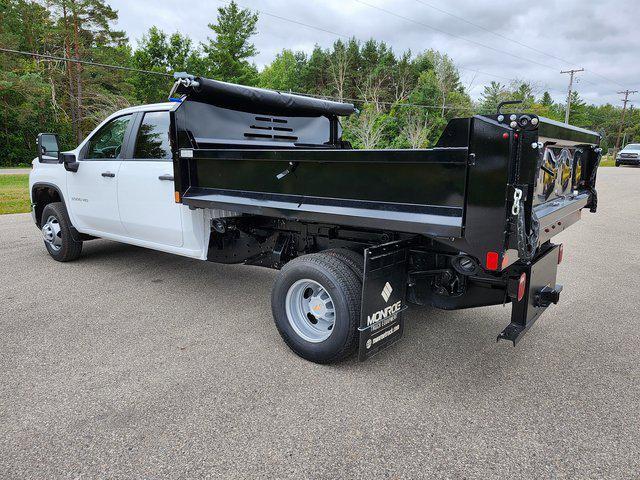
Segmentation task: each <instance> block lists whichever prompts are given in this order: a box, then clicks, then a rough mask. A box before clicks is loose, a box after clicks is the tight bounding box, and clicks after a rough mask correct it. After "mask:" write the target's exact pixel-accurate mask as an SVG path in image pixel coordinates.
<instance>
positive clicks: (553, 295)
mask: <svg viewBox="0 0 640 480" xmlns="http://www.w3.org/2000/svg"><path fill="white" fill-rule="evenodd" d="M560 292H562V285H560V284H556V285H555V287H553V288H551V287H550V286H547V287H544V288H543V289H542V290H540V291H539V292H538V293H536V295H535V297H534V299H533V305H534V306H535V307H543V308H546V307H548V306H549V305H551V304H552V303H553V304H554V305H557V304H558V302H559V301H560Z"/></svg>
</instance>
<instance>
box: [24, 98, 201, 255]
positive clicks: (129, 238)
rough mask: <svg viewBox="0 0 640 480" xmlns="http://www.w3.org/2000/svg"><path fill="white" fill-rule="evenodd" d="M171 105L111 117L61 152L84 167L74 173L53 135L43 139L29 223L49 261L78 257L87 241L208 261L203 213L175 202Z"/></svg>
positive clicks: (35, 166)
mask: <svg viewBox="0 0 640 480" xmlns="http://www.w3.org/2000/svg"><path fill="white" fill-rule="evenodd" d="M175 106H176V104H175V103H160V104H155V105H143V106H139V107H132V108H128V109H125V110H121V111H119V112H117V113H114V114H113V115H111V116H110V117H108V118H107V119H106V120H105V121H104V122H102V123H101V124H100V125H98V127H97V128H96V129H95V130H94V131H93V132H91V133H90V134H89V135H88V136H87V138H86V139H85V140H84V141H83V142H82V143H81V144H80V145H78V147H77V148H76V149H74V150H72V151H69V152H65V153H64V154H62V156H63V157H65V155H66V156H67V157H69V156H73V157H75V160H76V162H75V163H74V164H75V165H76V167H77V166H79V165H81V168H75V167H71V168H72V169H73V168H75V171H70V170H69V164H68V163H60V162H59V160H58V152H57V151H56V149H57V144H56V141H55V137H53V136H51V135H46V134H45V135H42V136H41V137H43V139H42V141H43V142H44V143H45V145H44V148H45V149H46V150H47V151H45V152H44V155H43V157H42V161H39V160H38V159H36V160H34V161H33V169H32V171H31V174H30V176H29V187H30V191H31V201H32V204H33V207H34V208H33V215H34V220H35V221H36V223H37V224H38V225H40V226H41V228H42V233H43V236H44V239H45V245H46V247H47V250H48V251H49V253H50V254H51V256H52V257H53V258H54V259H56V260H59V261H69V260H74V259H76V258H77V257H79V256H80V252H81V250H82V240H84V239H87V238H90V237H100V238H107V239H110V240H116V241H119V242H124V243H130V244H133V245H138V246H141V247H147V248H152V249H155V250H161V251H164V252H169V253H175V254H178V255H183V256H186V257H192V258H200V259H203V260H204V259H206V257H207V247H208V242H209V232H210V228H209V225H208V223H207V219H206V218H205V216H206V210H203V209H197V210H195V209H194V210H191V209H189V208H188V207H187V206H184V205H182V204H179V203H176V202H175V201H174V188H173V164H172V157H171V147H170V145H169V111H170V110H171V108H172V107H175ZM47 147H49V148H48V149H47ZM65 167H66V168H65Z"/></svg>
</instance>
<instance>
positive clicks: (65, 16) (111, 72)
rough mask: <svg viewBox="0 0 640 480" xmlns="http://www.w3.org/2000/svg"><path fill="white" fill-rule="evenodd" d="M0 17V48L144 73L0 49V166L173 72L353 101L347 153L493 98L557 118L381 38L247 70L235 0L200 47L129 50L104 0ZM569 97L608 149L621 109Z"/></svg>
mask: <svg viewBox="0 0 640 480" xmlns="http://www.w3.org/2000/svg"><path fill="white" fill-rule="evenodd" d="M0 18H2V22H0V46H2V47H4V48H10V49H14V50H21V51H27V52H34V53H39V54H46V55H54V56H58V57H66V58H72V59H76V60H84V61H88V62H93V63H103V64H114V65H120V66H123V67H129V68H132V69H138V70H145V71H147V72H155V74H154V73H142V72H135V71H128V70H115V69H108V68H103V67H98V66H93V65H88V64H81V63H73V62H66V61H64V60H52V59H43V58H40V57H36V56H17V55H13V54H6V53H0V149H1V151H2V152H3V155H2V160H1V164H2V165H3V166H9V165H15V164H19V163H24V162H28V161H29V160H30V159H31V158H32V157H33V156H34V153H35V148H34V145H35V144H34V139H35V137H36V135H37V133H38V132H41V131H49V132H56V133H59V134H60V137H61V139H62V144H63V146H64V147H67V148H72V147H73V146H74V145H76V144H77V143H78V142H79V141H81V140H82V139H83V138H84V136H85V135H86V134H87V133H88V132H89V131H91V130H92V129H93V128H94V127H95V125H96V124H97V123H99V122H100V121H101V120H102V119H103V118H104V117H105V116H107V115H108V114H110V113H112V112H114V111H115V110H118V109H120V108H124V107H126V106H129V105H135V104H140V103H151V102H160V101H165V100H166V98H167V93H168V91H169V89H170V87H171V84H172V79H171V77H170V75H169V74H171V73H173V72H175V71H187V72H189V73H193V74H196V75H202V76H206V77H210V78H215V79H219V80H224V81H229V82H234V83H241V84H244V85H252V86H258V87H264V88H271V89H276V90H282V91H288V92H297V93H304V94H310V95H315V96H319V97H327V98H332V99H336V100H341V101H348V102H352V103H355V104H356V106H357V107H358V109H359V113H358V114H357V115H354V116H352V117H350V118H348V119H344V121H343V127H344V138H345V139H346V140H349V141H350V142H351V143H352V144H353V145H354V147H356V148H424V147H429V146H431V145H433V144H434V142H435V141H436V140H437V138H438V136H439V134H440V132H441V131H442V128H443V126H444V125H445V124H446V123H447V121H448V120H450V119H451V118H454V117H458V116H469V115H473V114H475V113H492V112H494V111H495V109H496V106H497V104H498V103H499V102H501V101H503V100H513V99H517V100H522V101H523V104H522V106H521V107H518V109H520V110H526V111H530V112H533V113H536V114H539V115H542V116H545V117H549V118H552V119H556V120H559V121H563V120H564V107H565V106H564V104H563V103H557V102H554V100H553V99H552V97H551V95H550V94H549V93H548V92H545V91H543V89H540V88H539V87H537V86H536V85H535V83H532V82H529V81H518V80H514V81H513V82H511V83H509V84H501V83H498V82H491V83H489V84H488V85H486V86H485V87H484V91H483V94H482V95H481V97H480V99H479V100H477V101H473V100H472V99H471V97H470V96H469V94H468V89H469V86H468V85H464V84H463V83H462V81H461V78H460V74H459V71H458V69H457V68H456V66H455V63H454V62H453V60H452V59H451V58H450V57H449V56H448V55H446V54H444V53H441V52H438V51H437V50H435V49H429V50H425V51H421V52H415V53H414V52H411V51H405V52H401V53H396V52H394V50H393V49H392V48H391V47H390V46H389V45H388V44H386V43H385V42H382V41H377V40H375V39H369V40H366V41H361V40H359V39H356V38H351V39H348V40H337V41H335V42H334V43H333V45H331V46H330V47H328V48H323V47H321V46H319V45H316V46H315V48H314V49H313V51H312V52H311V53H309V54H307V53H305V52H302V51H292V50H289V49H283V50H282V51H281V52H280V53H278V54H277V55H276V57H275V58H274V59H273V61H272V62H271V63H270V64H268V65H266V66H265V67H264V68H262V69H258V68H257V67H256V65H255V63H253V59H254V58H255V57H256V55H257V54H258V50H257V48H256V46H255V44H254V43H253V38H254V37H255V35H256V34H257V33H258V29H257V27H258V14H257V13H255V12H252V11H250V10H247V9H243V8H240V7H239V6H238V5H237V4H236V3H234V2H232V3H230V4H228V5H225V6H224V7H220V8H218V9H217V15H216V18H215V19H212V22H211V23H209V24H208V27H209V30H210V35H209V37H208V38H207V39H206V40H205V41H204V42H200V43H195V42H194V41H193V40H192V39H191V38H190V37H189V36H188V35H187V34H184V33H179V32H176V33H170V34H169V33H166V32H163V31H162V30H160V29H158V28H156V27H152V28H150V29H149V30H148V32H147V33H146V34H145V35H144V36H143V38H142V39H141V40H140V41H139V42H138V44H137V45H136V46H135V47H132V46H131V45H130V43H129V41H128V38H127V35H126V33H125V32H123V31H119V30H116V29H114V27H113V25H114V23H115V22H116V20H117V18H118V14H117V12H116V11H115V10H114V9H113V8H112V7H111V6H110V5H109V4H108V3H107V1H106V0H47V1H44V0H0ZM162 74H165V75H162ZM572 97H573V98H572V102H571V112H570V123H571V124H573V125H577V126H581V127H585V128H589V129H592V130H595V131H598V132H600V133H601V134H602V135H603V146H604V148H605V149H607V148H609V147H611V146H613V145H614V144H615V137H616V134H617V131H618V126H619V122H620V113H621V112H620V108H619V107H617V106H613V105H609V104H607V105H599V106H598V105H587V104H586V103H585V102H584V101H583V100H582V99H581V98H580V96H579V95H578V93H577V92H574V93H573V94H572ZM624 133H625V135H626V138H627V139H628V140H629V141H630V140H632V139H634V138H635V139H640V114H638V112H637V111H635V110H632V111H631V112H630V113H629V114H628V115H627V121H626V125H625V128H624Z"/></svg>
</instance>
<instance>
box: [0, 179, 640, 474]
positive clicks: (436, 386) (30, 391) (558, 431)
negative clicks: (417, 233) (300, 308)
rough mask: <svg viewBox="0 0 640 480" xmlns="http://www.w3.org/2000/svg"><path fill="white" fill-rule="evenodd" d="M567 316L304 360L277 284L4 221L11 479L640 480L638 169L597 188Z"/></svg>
mask: <svg viewBox="0 0 640 480" xmlns="http://www.w3.org/2000/svg"><path fill="white" fill-rule="evenodd" d="M599 197H600V209H599V212H598V214H596V215H593V214H590V213H589V212H587V211H584V213H583V220H582V221H581V222H579V224H577V225H575V226H573V227H572V228H571V229H569V230H568V231H567V232H564V233H563V234H562V235H560V236H559V237H558V240H561V241H563V242H564V245H565V255H564V262H563V264H562V265H561V268H560V272H559V282H560V283H563V284H564V292H563V293H562V298H561V301H560V304H559V305H557V306H553V307H551V308H549V310H548V311H547V312H546V313H545V315H544V316H543V317H541V319H540V320H539V321H538V322H537V323H536V325H535V326H534V327H533V328H532V329H531V330H530V332H529V333H528V334H527V335H526V336H525V337H524V339H523V340H522V341H521V342H520V343H519V344H518V346H517V347H516V348H513V347H512V346H511V344H509V343H507V342H501V343H496V341H495V339H496V336H497V334H498V333H499V332H500V331H501V330H502V328H503V327H504V326H506V325H507V324H508V323H509V314H510V310H509V308H508V307H507V308H503V307H501V306H497V307H486V308H479V309H471V310H466V311H451V312H444V311H439V310H435V309H427V308H422V309H417V308H416V309H412V310H411V311H409V313H408V314H407V316H406V330H405V337H404V338H403V339H402V341H401V342H399V343H398V344H396V345H394V346H393V347H391V348H390V349H388V350H387V351H384V352H383V353H381V354H379V355H377V356H376V357H374V358H372V359H370V360H369V361H367V362H365V363H359V362H357V361H356V360H355V359H350V360H348V361H346V362H344V363H341V364H338V365H330V366H319V365H315V364H312V363H309V362H306V361H304V360H302V359H300V358H298V357H297V356H295V355H294V354H293V353H292V352H291V351H289V349H288V348H287V347H286V346H285V344H284V343H283V342H282V341H281V339H280V337H279V335H278V333H277V331H276V329H275V327H274V325H273V321H272V318H271V311H270V310H271V309H270V304H269V293H270V288H271V284H272V282H273V279H274V275H275V272H273V271H270V270H267V269H261V268H258V267H245V266H223V265H216V264H211V263H207V262H199V261H195V260H189V259H185V258H180V257H177V256H172V255H168V254H163V253H158V252H154V251H151V250H145V249H142V248H137V247H132V246H127V245H122V244H118V243H114V242H109V241H103V240H96V241H93V242H88V243H86V244H85V249H84V254H83V256H82V258H81V259H80V260H79V261H77V262H74V263H69V264H61V263H57V262H55V261H53V260H52V259H50V258H49V256H48V255H47V253H46V251H45V248H44V246H43V244H42V241H41V239H40V235H39V232H38V231H37V229H36V228H35V226H34V225H33V224H32V223H31V219H30V216H29V215H6V216H2V217H0V272H1V275H0V305H1V306H2V307H1V310H0V477H1V478H11V479H30V478H41V479H52V478H110V479H112V478H201V477H207V478H225V479H230V478H297V479H298V478H314V479H325V478H326V479H338V478H350V479H351V478H362V479H368V480H369V479H383V478H390V479H391V478H393V479H396V478H478V479H491V478H536V479H539V478H580V479H584V478H593V479H601V478H612V479H613V478H615V479H620V478H629V479H631V478H639V477H640V351H639V342H640V321H639V318H638V317H639V314H640V294H639V280H640V234H639V232H640V169H634V168H606V169H602V170H601V172H600V174H599Z"/></svg>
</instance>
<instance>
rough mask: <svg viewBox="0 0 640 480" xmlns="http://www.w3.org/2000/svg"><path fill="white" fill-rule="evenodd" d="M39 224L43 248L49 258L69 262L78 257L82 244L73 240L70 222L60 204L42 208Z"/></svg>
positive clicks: (62, 205)
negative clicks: (45, 249)
mask: <svg viewBox="0 0 640 480" xmlns="http://www.w3.org/2000/svg"><path fill="white" fill-rule="evenodd" d="M41 224H42V236H43V238H44V246H45V247H46V248H47V251H48V252H49V255H51V258H53V259H54V260H56V261H58V262H70V261H72V260H76V259H77V258H78V257H79V256H80V254H81V253H82V242H79V241H77V240H75V239H74V238H73V234H72V233H71V228H72V225H71V220H69V215H68V214H67V210H66V208H65V207H64V204H63V203H62V202H55V203H50V204H48V205H47V206H46V207H44V210H43V211H42V221H41Z"/></svg>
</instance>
